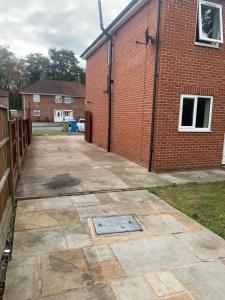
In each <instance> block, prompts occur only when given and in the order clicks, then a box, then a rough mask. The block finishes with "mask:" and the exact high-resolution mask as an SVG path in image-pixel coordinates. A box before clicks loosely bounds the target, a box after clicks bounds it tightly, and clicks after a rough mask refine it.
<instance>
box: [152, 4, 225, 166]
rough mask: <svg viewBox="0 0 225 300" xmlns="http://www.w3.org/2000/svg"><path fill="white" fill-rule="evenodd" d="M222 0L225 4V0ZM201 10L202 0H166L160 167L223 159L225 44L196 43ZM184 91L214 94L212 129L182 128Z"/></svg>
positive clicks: (158, 150) (218, 162)
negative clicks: (209, 45)
mask: <svg viewBox="0 0 225 300" xmlns="http://www.w3.org/2000/svg"><path fill="white" fill-rule="evenodd" d="M214 2H217V3H218V2H219V1H214ZM220 2H221V3H223V6H224V9H225V5H224V1H220ZM196 14H197V0H185V1H184V0H182V1H181V0H166V1H163V7H162V23H161V24H162V26H161V51H160V71H159V85H158V99H157V133H156V141H155V142H156V147H155V157H154V158H155V159H154V169H155V170H158V171H159V170H166V169H179V168H181V169H184V168H201V167H213V166H220V165H221V162H222V152H223V143H224V133H225V86H224V78H225V66H224V61H225V46H224V44H223V45H220V48H219V49H214V48H209V47H201V46H196V45H195V44H194V40H195V26H196ZM224 23H225V15H224ZM224 29H225V26H224ZM182 93H185V94H195V95H206V96H213V97H214V99H213V111H212V125H211V129H212V132H210V133H198V132H195V133H187V132H178V119H179V107H180V95H181V94H182Z"/></svg>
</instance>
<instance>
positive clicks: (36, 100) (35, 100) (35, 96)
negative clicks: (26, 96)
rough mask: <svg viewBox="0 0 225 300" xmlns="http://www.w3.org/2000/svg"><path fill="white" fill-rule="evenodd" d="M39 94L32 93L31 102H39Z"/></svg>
mask: <svg viewBox="0 0 225 300" xmlns="http://www.w3.org/2000/svg"><path fill="white" fill-rule="evenodd" d="M40 99H41V97H40V95H33V102H40Z"/></svg>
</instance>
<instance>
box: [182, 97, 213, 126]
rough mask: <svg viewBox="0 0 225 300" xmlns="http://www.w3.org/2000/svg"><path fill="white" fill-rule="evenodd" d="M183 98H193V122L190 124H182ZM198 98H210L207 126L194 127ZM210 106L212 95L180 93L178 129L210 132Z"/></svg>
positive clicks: (211, 106) (211, 104) (211, 105)
mask: <svg viewBox="0 0 225 300" xmlns="http://www.w3.org/2000/svg"><path fill="white" fill-rule="evenodd" d="M184 98H189V99H194V111H193V124H192V126H182V115H183V100H184ZM198 98H205V99H210V110H209V124H208V128H196V117H197V105H198ZM212 108H213V97H212V96H201V95H188V94H182V95H181V98H180V112H179V125H178V131H180V132H211V121H212Z"/></svg>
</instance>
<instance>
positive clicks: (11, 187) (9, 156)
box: [7, 109, 15, 207]
mask: <svg viewBox="0 0 225 300" xmlns="http://www.w3.org/2000/svg"><path fill="white" fill-rule="evenodd" d="M7 117H8V122H7V127H8V128H7V129H8V134H9V144H8V164H9V168H10V176H9V178H10V180H9V182H10V190H11V193H12V205H13V207H14V205H15V198H14V172H13V147H12V128H11V124H10V116H9V109H8V115H7Z"/></svg>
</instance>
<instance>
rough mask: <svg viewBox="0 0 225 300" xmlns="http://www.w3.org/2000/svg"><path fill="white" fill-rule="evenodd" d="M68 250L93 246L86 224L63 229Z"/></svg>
mask: <svg viewBox="0 0 225 300" xmlns="http://www.w3.org/2000/svg"><path fill="white" fill-rule="evenodd" d="M61 230H62V232H63V236H64V239H65V242H66V245H67V248H68V249H79V248H83V247H87V246H91V245H92V240H91V237H90V234H89V233H88V232H87V229H86V227H85V225H84V224H77V225H72V226H71V225H70V226H63V227H62V228H61Z"/></svg>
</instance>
